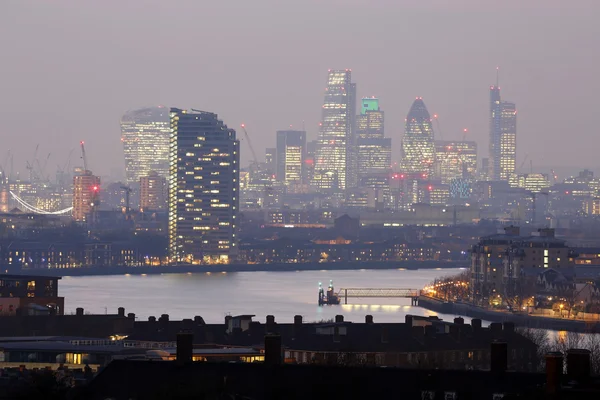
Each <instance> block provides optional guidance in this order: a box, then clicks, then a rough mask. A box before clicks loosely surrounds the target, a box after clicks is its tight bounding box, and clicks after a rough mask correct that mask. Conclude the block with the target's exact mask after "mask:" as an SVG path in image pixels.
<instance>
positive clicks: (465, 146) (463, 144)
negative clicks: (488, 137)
mask: <svg viewBox="0 0 600 400" xmlns="http://www.w3.org/2000/svg"><path fill="white" fill-rule="evenodd" d="M435 156H436V164H437V167H436V176H437V177H439V178H440V180H441V181H442V183H444V184H449V183H450V182H451V181H452V180H453V179H455V178H465V179H474V178H475V172H476V170H477V143H476V142H474V141H451V140H436V141H435Z"/></svg>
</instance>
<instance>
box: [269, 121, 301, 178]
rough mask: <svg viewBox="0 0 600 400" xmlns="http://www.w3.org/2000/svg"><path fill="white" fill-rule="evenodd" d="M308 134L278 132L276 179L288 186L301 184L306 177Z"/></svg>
mask: <svg viewBox="0 0 600 400" xmlns="http://www.w3.org/2000/svg"><path fill="white" fill-rule="evenodd" d="M305 158H306V132H304V131H277V157H276V163H277V168H276V172H275V177H276V178H277V180H278V181H279V182H283V183H285V184H286V185H293V184H300V183H302V178H303V176H304V159H305Z"/></svg>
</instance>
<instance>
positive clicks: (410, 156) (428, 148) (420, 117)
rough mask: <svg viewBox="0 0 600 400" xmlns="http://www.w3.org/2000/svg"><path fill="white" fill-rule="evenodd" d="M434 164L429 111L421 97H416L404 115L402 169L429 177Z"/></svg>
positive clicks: (431, 174)
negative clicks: (405, 115)
mask: <svg viewBox="0 0 600 400" xmlns="http://www.w3.org/2000/svg"><path fill="white" fill-rule="evenodd" d="M434 164H435V144H434V137H433V127H432V125H431V117H430V116H429V111H427V107H425V103H424V102H423V98H421V97H417V99H416V100H415V101H414V102H413V104H412V106H411V108H410V111H409V112H408V115H407V117H406V125H405V130H404V138H403V139H402V169H403V171H405V172H407V173H410V174H413V173H418V174H421V175H422V176H423V177H426V178H431V177H432V176H433V172H434Z"/></svg>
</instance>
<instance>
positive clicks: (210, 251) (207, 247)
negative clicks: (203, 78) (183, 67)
mask: <svg viewBox="0 0 600 400" xmlns="http://www.w3.org/2000/svg"><path fill="white" fill-rule="evenodd" d="M239 149H240V144H239V141H238V140H237V139H236V134H235V131H234V130H233V129H229V128H227V126H226V125H225V124H224V123H223V122H222V121H220V120H219V119H218V118H217V115H216V114H213V113H209V112H204V111H196V110H190V111H186V110H181V109H177V108H172V109H171V138H170V155H169V160H170V174H169V201H168V203H169V257H170V259H171V262H173V263H194V264H197V263H207V264H212V263H228V262H230V261H232V260H233V259H235V256H236V254H237V243H236V241H237V238H236V230H237V214H238V208H239V207H238V203H239V184H240V182H239V174H240V172H239V162H240V150H239Z"/></svg>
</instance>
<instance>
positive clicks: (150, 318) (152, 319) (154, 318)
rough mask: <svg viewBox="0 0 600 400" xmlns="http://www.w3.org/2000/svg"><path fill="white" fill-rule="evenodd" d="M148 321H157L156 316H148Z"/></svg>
mask: <svg viewBox="0 0 600 400" xmlns="http://www.w3.org/2000/svg"><path fill="white" fill-rule="evenodd" d="M148 322H156V317H148Z"/></svg>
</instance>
